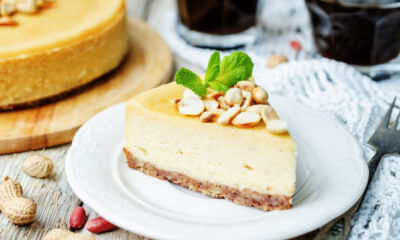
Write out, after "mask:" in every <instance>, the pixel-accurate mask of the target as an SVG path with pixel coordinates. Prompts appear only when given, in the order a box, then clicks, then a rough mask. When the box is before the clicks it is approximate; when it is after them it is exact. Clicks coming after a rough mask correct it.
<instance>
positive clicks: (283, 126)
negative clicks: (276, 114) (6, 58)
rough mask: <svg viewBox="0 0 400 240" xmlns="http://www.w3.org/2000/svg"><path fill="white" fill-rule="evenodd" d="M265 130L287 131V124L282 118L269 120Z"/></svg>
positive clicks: (274, 131) (281, 132)
mask: <svg viewBox="0 0 400 240" xmlns="http://www.w3.org/2000/svg"><path fill="white" fill-rule="evenodd" d="M267 130H268V131H270V132H272V133H277V134H284V133H287V132H288V125H287V123H286V122H285V121H283V120H271V121H269V122H268V123H267Z"/></svg>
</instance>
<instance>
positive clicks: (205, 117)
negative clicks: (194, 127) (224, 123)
mask: <svg viewBox="0 0 400 240" xmlns="http://www.w3.org/2000/svg"><path fill="white" fill-rule="evenodd" d="M224 112H225V110H224V109H214V110H210V111H205V112H203V114H201V116H200V122H204V123H213V122H216V121H217V120H218V118H219V116H221V115H222V114H223V113H224Z"/></svg>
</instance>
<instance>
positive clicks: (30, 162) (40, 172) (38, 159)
mask: <svg viewBox="0 0 400 240" xmlns="http://www.w3.org/2000/svg"><path fill="white" fill-rule="evenodd" d="M22 169H23V170H24V172H25V173H26V174H28V175H29V176H32V177H37V178H43V177H47V176H49V175H50V174H51V173H52V172H53V169H54V165H53V161H51V159H50V158H48V157H47V156H45V155H43V154H40V153H36V154H34V155H32V156H31V157H29V158H27V159H26V160H25V161H24V163H23V164H22Z"/></svg>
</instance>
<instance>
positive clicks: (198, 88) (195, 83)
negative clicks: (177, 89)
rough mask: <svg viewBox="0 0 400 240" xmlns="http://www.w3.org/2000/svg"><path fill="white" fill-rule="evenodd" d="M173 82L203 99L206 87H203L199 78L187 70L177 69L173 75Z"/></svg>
mask: <svg viewBox="0 0 400 240" xmlns="http://www.w3.org/2000/svg"><path fill="white" fill-rule="evenodd" d="M175 82H176V83H177V84H180V85H183V86H184V87H186V88H189V89H190V90H192V91H193V92H194V93H196V94H197V95H199V96H200V97H204V96H205V95H206V94H207V87H206V86H204V85H203V81H202V80H201V78H200V77H199V76H197V74H195V73H194V72H192V71H190V70H189V69H186V68H181V69H179V70H178V72H177V73H176V74H175Z"/></svg>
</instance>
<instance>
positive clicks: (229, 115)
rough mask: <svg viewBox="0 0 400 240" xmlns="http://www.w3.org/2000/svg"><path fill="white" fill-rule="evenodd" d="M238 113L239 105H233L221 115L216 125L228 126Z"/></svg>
mask: <svg viewBox="0 0 400 240" xmlns="http://www.w3.org/2000/svg"><path fill="white" fill-rule="evenodd" d="M239 113H240V106H239V104H235V106H233V107H232V108H230V109H228V111H226V112H224V113H222V114H221V116H220V117H219V118H218V120H217V123H218V124H221V125H228V124H229V123H230V122H231V121H232V119H233V118H234V117H236V115H238V114H239Z"/></svg>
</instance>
